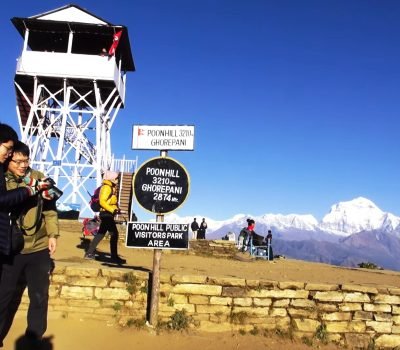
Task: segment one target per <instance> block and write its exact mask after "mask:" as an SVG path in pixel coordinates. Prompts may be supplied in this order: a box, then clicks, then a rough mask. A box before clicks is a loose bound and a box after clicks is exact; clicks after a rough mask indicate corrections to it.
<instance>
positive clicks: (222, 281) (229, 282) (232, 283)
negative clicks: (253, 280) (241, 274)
mask: <svg viewBox="0 0 400 350" xmlns="http://www.w3.org/2000/svg"><path fill="white" fill-rule="evenodd" d="M208 283H211V284H217V285H221V286H223V287H225V286H227V287H245V286H246V280H245V279H243V278H232V277H209V278H208Z"/></svg>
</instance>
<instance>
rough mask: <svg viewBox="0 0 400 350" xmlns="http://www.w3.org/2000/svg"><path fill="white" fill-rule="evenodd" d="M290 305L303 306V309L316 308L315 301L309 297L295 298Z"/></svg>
mask: <svg viewBox="0 0 400 350" xmlns="http://www.w3.org/2000/svg"><path fill="white" fill-rule="evenodd" d="M290 306H293V307H298V308H303V309H314V308H316V306H317V305H316V304H315V301H313V300H308V299H293V300H292V301H291V302H290Z"/></svg>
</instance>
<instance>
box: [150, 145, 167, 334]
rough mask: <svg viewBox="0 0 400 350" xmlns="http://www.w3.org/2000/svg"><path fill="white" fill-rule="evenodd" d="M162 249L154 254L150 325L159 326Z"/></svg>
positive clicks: (158, 219)
mask: <svg viewBox="0 0 400 350" xmlns="http://www.w3.org/2000/svg"><path fill="white" fill-rule="evenodd" d="M160 156H161V157H166V156H167V151H161V152H160ZM156 221H157V222H164V215H163V214H158V215H156ZM161 253H162V249H154V254H153V276H152V286H151V302H150V320H149V321H150V325H151V326H153V327H156V326H157V323H158V304H159V299H160V262H161Z"/></svg>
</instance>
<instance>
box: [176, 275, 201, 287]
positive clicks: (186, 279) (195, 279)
mask: <svg viewBox="0 0 400 350" xmlns="http://www.w3.org/2000/svg"><path fill="white" fill-rule="evenodd" d="M171 282H172V284H173V285H175V284H178V283H194V284H205V283H206V282H207V276H198V275H184V276H180V275H172V276H171Z"/></svg>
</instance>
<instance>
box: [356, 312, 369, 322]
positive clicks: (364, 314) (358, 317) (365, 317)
mask: <svg viewBox="0 0 400 350" xmlns="http://www.w3.org/2000/svg"><path fill="white" fill-rule="evenodd" d="M353 319H354V320H364V321H369V320H371V321H372V320H373V313H372V312H370V311H356V312H354V316H353Z"/></svg>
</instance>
